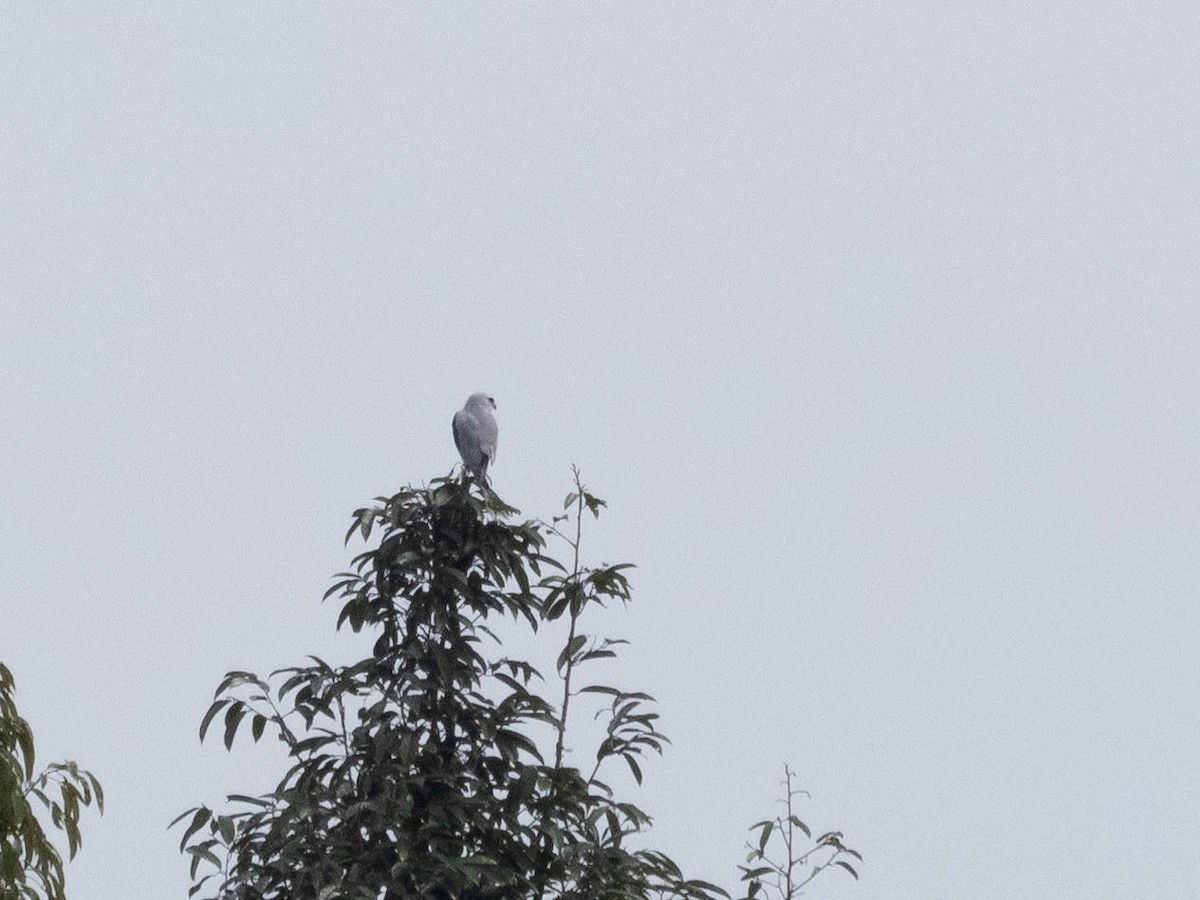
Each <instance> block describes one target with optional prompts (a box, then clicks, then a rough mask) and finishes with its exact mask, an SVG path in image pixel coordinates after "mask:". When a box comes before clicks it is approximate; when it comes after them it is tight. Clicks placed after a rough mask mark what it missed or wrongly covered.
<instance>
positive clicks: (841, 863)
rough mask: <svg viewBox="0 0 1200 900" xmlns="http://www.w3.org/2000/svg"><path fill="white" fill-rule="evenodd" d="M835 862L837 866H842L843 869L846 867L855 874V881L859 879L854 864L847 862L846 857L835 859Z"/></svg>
mask: <svg viewBox="0 0 1200 900" xmlns="http://www.w3.org/2000/svg"><path fill="white" fill-rule="evenodd" d="M855 843H858V842H857V841H855ZM833 864H834V865H835V866H841V867H842V868H843V869H845V870H846V871H847V872H849V873H850V874H851V875H853V876H854V880H855V881H858V873H857V872H855V871H854V866H852V865H850V863H848V862H846V861H845V860H844V859H835V860H834V861H833Z"/></svg>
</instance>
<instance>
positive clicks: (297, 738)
mask: <svg viewBox="0 0 1200 900" xmlns="http://www.w3.org/2000/svg"><path fill="white" fill-rule="evenodd" d="M576 488H577V490H576V492H575V493H574V495H573V496H572V497H571V498H569V502H568V504H567V506H568V507H572V506H573V507H574V519H575V522H574V524H575V526H576V530H575V539H574V540H571V539H570V538H566V537H565V536H564V535H563V534H562V533H561V532H560V531H559V530H558V528H557V527H555V526H554V525H550V526H546V525H542V524H539V523H537V522H531V521H525V522H520V523H513V522H511V521H510V519H511V518H512V516H513V514H515V513H516V510H512V509H511V508H509V507H506V506H504V504H503V503H501V502H500V500H499V498H497V497H496V495H495V494H494V493H492V492H491V491H490V489H488V488H486V487H479V488H478V489H477V490H475V491H473V490H472V487H471V484H470V483H468V482H459V481H454V480H449V479H438V480H435V481H434V482H433V484H432V485H431V486H429V487H427V488H406V489H404V490H402V491H400V492H399V493H397V494H396V495H395V496H392V497H389V498H378V500H377V503H376V505H374V506H371V507H368V508H364V509H360V510H358V511H357V512H356V513H355V516H354V522H353V524H352V527H351V529H350V531H349V533H348V534H347V540H349V538H350V537H351V536H353V535H354V534H356V533H357V534H359V535H361V536H362V538H363V539H364V540H369V539H370V538H371V537H372V536H373V535H377V536H378V543H377V545H376V546H375V547H374V549H369V550H367V551H365V552H363V553H362V554H360V555H359V556H357V557H356V558H355V559H354V560H353V563H352V566H351V569H350V571H347V572H344V573H342V574H341V575H338V576H336V580H335V583H334V585H333V587H332V588H331V589H330V591H329V592H328V594H327V595H326V596H327V598H332V599H335V600H337V601H338V602H339V603H340V604H341V609H340V614H339V617H338V624H339V626H340V625H342V624H343V623H344V624H346V625H348V626H349V627H350V628H351V629H353V630H354V631H356V632H358V631H364V630H365V631H368V632H369V633H371V634H375V635H377V637H376V640H375V641H374V645H373V651H372V653H371V655H370V656H369V657H367V658H365V659H362V660H360V661H358V662H356V663H354V664H352V665H348V666H331V665H329V664H327V663H325V662H323V661H322V660H320V659H316V658H310V660H309V662H308V663H307V664H305V665H301V666H297V667H294V668H289V669H284V670H281V671H279V672H276V673H274V674H273V675H272V676H271V678H269V679H265V680H264V679H260V678H259V677H257V676H255V675H253V674H251V673H248V672H233V673H230V674H229V675H228V676H227V677H226V679H225V680H224V681H223V682H222V684H221V685H220V687H219V688H218V690H217V695H216V698H215V702H214V704H213V706H212V707H211V708H210V710H209V711H208V713H207V715H206V716H205V717H204V720H203V723H202V726H201V737H203V736H204V735H205V734H206V733H207V732H208V731H209V729H210V728H211V726H212V725H213V724H214V723H215V722H217V721H218V718H219V719H220V721H221V723H222V725H223V734H224V740H225V744H226V745H227V746H231V745H232V743H233V741H234V740H235V738H236V735H237V733H238V732H239V730H240V729H241V727H242V726H243V725H244V724H245V723H246V722H249V723H250V734H251V736H252V737H253V739H254V740H258V739H259V738H260V737H262V735H264V734H265V733H267V732H270V733H271V734H273V735H275V736H276V737H278V739H280V740H281V741H283V742H284V743H285V744H286V745H287V748H288V752H289V758H290V761H291V767H290V769H289V770H288V771H287V773H286V774H285V775H284V777H283V779H282V780H281V781H280V782H279V784H278V786H277V787H276V789H275V790H274V791H272V792H271V793H269V794H267V795H265V796H263V797H247V796H237V795H235V796H232V797H231V798H230V800H231V802H232V804H233V809H232V811H231V812H228V813H222V814H218V813H215V812H213V811H212V810H210V809H209V808H208V807H198V808H196V809H193V810H189V811H188V812H186V813H184V814H183V815H182V816H180V818H179V819H177V820H176V821H177V822H186V823H187V824H186V827H185V830H184V834H183V839H182V841H181V849H183V850H185V852H187V853H188V854H190V855H191V857H192V877H193V882H194V884H193V887H192V890H191V894H192V895H193V896H194V895H197V894H201V893H205V895H206V896H209V897H215V898H220V900H232V898H237V900H284V898H286V900H331V898H346V900H350V898H361V900H367V898H370V900H381V898H382V900H399V898H410V897H413V898H415V897H427V898H438V900H472V898H473V900H485V898H486V900H518V898H520V900H524V898H543V897H544V898H552V897H553V898H571V900H585V898H587V900H600V898H648V897H681V898H711V897H716V896H724V892H722V891H720V889H718V888H716V887H714V886H713V885H710V884H707V883H705V882H701V881H694V880H688V879H685V878H684V877H683V875H682V873H680V871H679V869H678V868H677V867H676V866H675V864H674V863H673V862H672V861H671V860H670V859H669V858H668V857H666V856H665V855H663V854H662V853H658V852H655V851H650V850H645V849H636V848H633V847H631V846H630V845H629V841H628V838H629V836H630V835H631V834H634V833H637V832H641V831H644V830H645V829H646V828H647V826H648V825H649V823H650V819H649V817H648V816H647V815H646V814H645V813H644V812H643V811H642V810H640V809H639V808H638V807H636V806H634V805H632V804H629V803H626V802H622V801H620V800H618V799H617V798H616V796H615V795H614V792H613V791H612V790H611V788H610V787H609V786H608V785H606V784H605V783H604V782H603V781H601V780H599V776H600V774H601V772H602V769H603V766H604V764H605V763H606V762H607V761H608V760H610V759H618V760H622V761H624V763H625V764H626V765H627V766H628V767H629V769H630V771H632V772H633V774H634V776H635V777H636V778H637V779H638V780H639V781H640V780H641V777H642V771H641V768H640V766H639V764H638V759H639V757H640V756H641V755H643V754H644V753H646V752H648V751H653V752H661V749H662V746H663V743H664V742H665V740H666V738H665V737H664V736H663V735H662V734H661V733H659V732H658V730H657V728H656V720H657V715H656V714H655V713H654V712H653V711H651V709H650V706H649V704H650V703H651V702H652V699H651V698H650V697H648V696H647V695H645V694H642V693H638V692H625V691H621V690H619V689H617V688H614V687H611V686H608V685H599V684H589V685H587V686H585V687H583V688H581V689H579V690H573V689H572V687H571V684H572V677H573V675H575V674H577V672H576V670H578V669H579V668H580V667H582V666H585V665H587V664H588V663H590V662H592V661H594V660H598V659H605V658H611V657H613V656H614V655H615V648H616V647H617V646H618V645H619V644H620V643H621V642H619V641H610V640H603V639H598V638H593V637H589V636H587V635H584V634H581V633H579V632H578V627H577V626H578V623H579V620H580V618H581V616H582V615H583V614H584V613H585V611H586V609H587V608H588V607H589V606H590V605H592V604H597V603H598V604H603V603H606V602H608V601H611V600H614V599H615V600H621V601H626V600H628V598H629V586H628V583H627V581H626V579H625V576H624V574H623V569H625V568H627V567H626V566H609V567H601V568H596V569H584V568H581V567H580V565H579V530H578V529H579V518H580V516H581V514H582V512H583V510H584V509H585V508H586V509H587V510H588V511H590V512H592V513H593V515H598V514H599V510H600V508H601V507H602V506H603V501H600V500H598V499H597V498H595V497H593V496H592V495H590V494H588V493H587V491H586V490H584V489H583V487H582V485H581V484H579V482H578V477H577V478H576ZM569 520H570V517H567V521H569ZM549 534H555V535H558V536H559V537H564V538H565V539H566V540H567V542H568V543H569V544H570V545H571V546H572V547H573V549H574V562H573V564H572V565H569V566H568V565H565V564H563V563H561V562H558V561H556V560H554V559H553V558H551V557H550V556H548V555H547V554H546V537H547V535H549ZM564 617H565V618H567V619H569V623H570V624H569V629H570V630H569V635H568V637H567V639H566V642H565V644H564V645H563V647H562V649H561V652H560V653H559V654H558V656H557V666H556V673H555V674H556V676H557V683H558V684H559V685H560V688H561V694H560V696H558V697H555V698H554V699H551V698H550V696H549V694H548V693H547V690H548V687H549V686H548V685H546V683H545V682H544V680H543V677H542V675H541V673H540V672H539V671H538V670H537V669H536V668H535V667H534V666H533V665H532V664H531V663H529V662H528V661H525V660H517V659H511V658H508V657H506V656H502V655H498V654H497V653H493V652H489V649H490V648H495V647H498V646H499V641H498V638H497V637H496V636H495V633H494V631H493V629H492V627H491V626H493V625H495V624H497V623H498V622H500V621H509V620H511V621H512V622H515V623H517V624H518V625H519V624H520V623H524V624H525V625H526V626H527V627H528V628H529V629H530V630H531V631H533V632H537V631H538V629H539V628H540V627H541V626H542V625H544V624H545V623H547V622H551V621H554V620H557V619H562V618H564ZM580 694H587V695H590V696H592V697H597V696H600V697H604V698H607V701H608V703H609V705H608V707H607V709H606V710H604V711H603V712H604V714H605V715H606V717H607V729H606V732H605V736H604V738H603V739H602V741H601V743H600V746H599V747H598V748H597V750H596V752H595V755H594V768H592V770H591V772H590V773H587V774H585V773H584V772H582V771H580V770H579V769H578V768H576V767H573V766H569V765H567V764H566V763H565V761H564V751H563V746H564V744H563V741H564V736H565V733H566V732H567V729H568V725H569V716H570V712H571V711H570V704H571V701H572V699H573V698H574V697H578V696H579V695H580ZM550 746H553V747H554V753H553V757H552V758H548V756H547V751H548V750H549V748H550ZM591 764H592V763H591V762H589V765H591Z"/></svg>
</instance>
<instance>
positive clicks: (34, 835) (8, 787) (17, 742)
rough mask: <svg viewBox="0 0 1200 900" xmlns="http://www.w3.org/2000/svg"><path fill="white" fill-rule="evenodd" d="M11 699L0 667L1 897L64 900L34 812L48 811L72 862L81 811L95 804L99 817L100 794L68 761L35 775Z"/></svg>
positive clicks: (52, 853)
mask: <svg viewBox="0 0 1200 900" xmlns="http://www.w3.org/2000/svg"><path fill="white" fill-rule="evenodd" d="M15 694H16V684H15V682H14V680H13V676H12V672H10V671H9V669H8V667H7V666H5V665H4V664H3V663H0V897H3V898H5V900H9V898H12V900H43V898H44V900H64V894H63V891H64V881H65V879H64V874H63V861H62V856H61V855H60V854H59V852H58V850H57V849H56V848H55V846H54V844H53V843H51V841H50V839H49V837H47V835H46V829H45V826H44V825H43V824H42V821H41V820H40V819H39V818H38V816H37V815H36V813H35V810H36V809H38V808H40V809H41V810H42V811H43V815H44V814H45V812H49V814H50V822H51V824H52V825H53V826H54V827H55V828H57V829H59V830H61V831H62V832H64V833H65V834H66V837H67V847H68V854H69V858H71V859H74V858H75V854H76V853H78V852H79V847H80V844H81V842H82V838H81V837H80V833H79V813H80V810H81V809H82V808H83V807H87V806H91V805H92V804H93V803H95V804H96V808H97V809H98V810H99V811H100V812H101V813H103V812H104V792H103V791H102V790H101V789H100V782H99V781H97V780H96V777H95V776H94V775H92V774H91V773H90V772H87V771H85V770H83V769H80V768H79V767H78V766H77V765H76V764H75V763H73V762H62V763H51V764H50V765H49V766H47V767H46V768H45V769H43V770H42V771H41V772H40V773H38V774H36V775H35V774H34V770H35V761H34V749H33V732H32V731H31V730H30V728H29V723H28V722H26V721H25V720H24V719H23V718H21V716H20V714H19V713H18V712H17V704H16V698H15ZM31 800H36V801H37V806H36V807H35V806H34V804H32V803H31V802H30V801H31Z"/></svg>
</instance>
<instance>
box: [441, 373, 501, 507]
mask: <svg viewBox="0 0 1200 900" xmlns="http://www.w3.org/2000/svg"><path fill="white" fill-rule="evenodd" d="M495 408H496V401H495V400H493V399H492V398H491V397H489V396H488V395H487V394H485V393H483V392H482V391H481V392H480V393H478V394H472V395H471V396H470V397H468V398H467V402H466V404H465V405H464V406H463V408H462V409H460V410H459V411H458V412H456V413H455V414H454V419H453V420H452V421H451V423H450V424H451V425H452V426H453V428H454V446H456V447H458V452H459V454H461V455H462V459H463V465H465V466H466V467H467V471H468V472H470V473H471V474H472V475H475V476H477V477H478V478H480V479H481V480H482V481H483V483H484V484H487V481H488V477H487V470H488V466H489V465H490V464H491V462H492V460H494V459H495V458H496V438H497V437H498V436H499V435H500V426H498V425H497V424H496V417H495V416H493V415H492V410H493V409H495Z"/></svg>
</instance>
